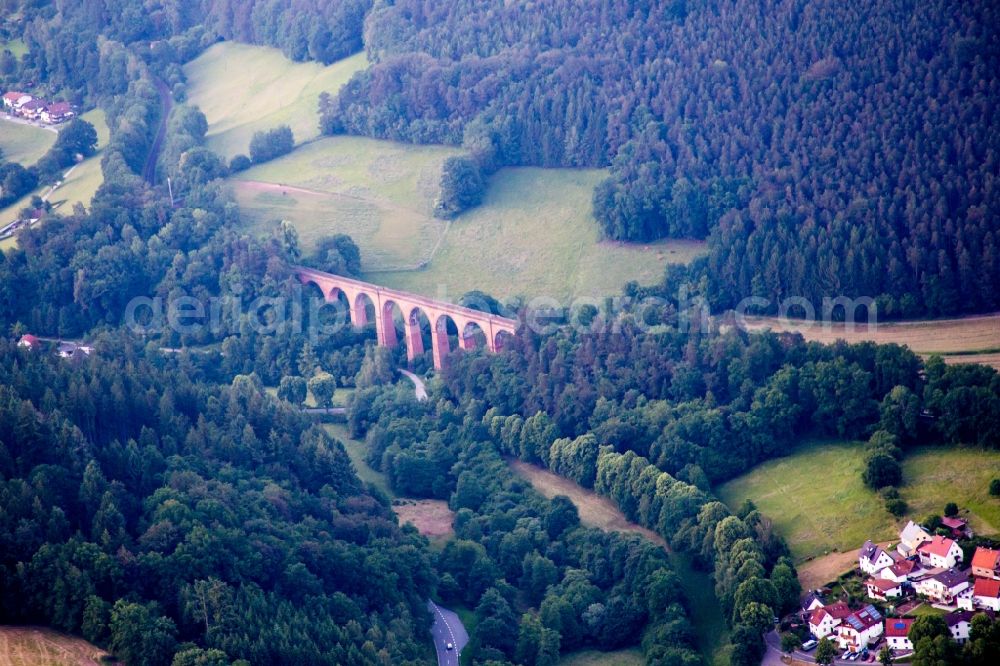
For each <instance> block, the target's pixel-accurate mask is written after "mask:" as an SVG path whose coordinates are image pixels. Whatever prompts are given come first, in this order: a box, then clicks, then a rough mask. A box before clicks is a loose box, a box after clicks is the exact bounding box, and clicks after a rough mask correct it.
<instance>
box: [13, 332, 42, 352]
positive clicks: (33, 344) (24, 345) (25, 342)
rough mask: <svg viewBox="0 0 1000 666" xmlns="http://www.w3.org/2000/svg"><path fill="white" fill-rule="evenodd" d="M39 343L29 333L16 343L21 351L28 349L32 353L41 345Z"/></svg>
mask: <svg viewBox="0 0 1000 666" xmlns="http://www.w3.org/2000/svg"><path fill="white" fill-rule="evenodd" d="M41 344H42V343H41V341H40V340H39V339H38V338H36V337H35V336H33V335H32V334H30V333H27V334H25V335H22V336H21V339H20V340H18V341H17V346H18V347H20V348H21V349H28V350H30V351H34V350H36V349H38V347H39V345H41Z"/></svg>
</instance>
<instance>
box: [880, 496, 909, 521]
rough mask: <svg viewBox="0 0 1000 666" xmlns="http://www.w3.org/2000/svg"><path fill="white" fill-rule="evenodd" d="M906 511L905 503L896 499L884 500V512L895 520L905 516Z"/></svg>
mask: <svg viewBox="0 0 1000 666" xmlns="http://www.w3.org/2000/svg"><path fill="white" fill-rule="evenodd" d="M906 509H907V506H906V502H904V501H903V500H901V499H899V498H898V497H897V498H893V499H890V500H886V503H885V510H886V511H888V512H889V513H891V514H892V515H894V516H895V517H897V518H901V517H902V516H903V515H904V514H906Z"/></svg>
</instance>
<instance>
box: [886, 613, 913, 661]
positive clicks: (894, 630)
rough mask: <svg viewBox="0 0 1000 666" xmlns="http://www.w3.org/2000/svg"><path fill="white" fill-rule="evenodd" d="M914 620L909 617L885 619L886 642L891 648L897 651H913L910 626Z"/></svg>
mask: <svg viewBox="0 0 1000 666" xmlns="http://www.w3.org/2000/svg"><path fill="white" fill-rule="evenodd" d="M912 626H913V620H912V619H911V618H908V617H905V618H904V617H889V618H886V620H885V642H886V643H887V644H888V645H889V649H891V650H895V651H897V652H913V641H911V640H910V627H912Z"/></svg>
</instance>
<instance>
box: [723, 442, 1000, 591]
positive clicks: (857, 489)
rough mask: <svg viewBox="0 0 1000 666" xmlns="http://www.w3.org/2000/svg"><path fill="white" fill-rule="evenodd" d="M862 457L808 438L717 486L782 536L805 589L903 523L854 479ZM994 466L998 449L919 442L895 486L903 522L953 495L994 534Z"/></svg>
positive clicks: (976, 523)
mask: <svg viewBox="0 0 1000 666" xmlns="http://www.w3.org/2000/svg"><path fill="white" fill-rule="evenodd" d="M863 457H864V448H863V446H862V444H861V443H844V442H837V443H829V442H824V443H810V444H807V445H805V446H802V447H800V448H799V449H798V450H796V451H795V452H794V453H792V454H791V455H790V456H787V457H785V458H779V459H776V460H771V461H768V462H766V463H763V464H761V465H758V466H757V467H755V468H754V469H752V470H750V471H749V472H748V473H747V474H744V475H743V476H741V477H739V478H736V479H734V480H732V481H730V482H728V483H726V484H724V485H722V486H721V487H719V488H718V489H717V492H718V494H719V496H720V497H721V498H722V499H723V501H725V502H726V503H727V504H728V505H729V506H731V507H736V506H738V505H739V504H741V503H742V502H743V500H744V499H747V498H750V499H752V500H753V502H754V503H755V504H756V505H757V507H758V508H760V510H761V511H762V512H763V513H764V514H765V515H766V516H768V517H769V518H770V519H771V520H772V521H773V522H774V526H775V528H776V529H777V530H778V533H779V534H781V535H782V536H784V537H785V538H786V539H787V540H788V545H789V546H790V547H791V550H792V554H793V555H794V556H795V558H796V560H797V561H798V562H799V563H802V564H801V565H800V567H799V573H800V578H802V580H803V585H804V586H807V587H812V586H814V585H815V584H818V583H822V582H826V581H827V580H830V579H831V578H834V577H835V576H836V574H838V573H840V572H842V571H844V570H846V569H848V568H850V567H851V566H852V565H853V564H854V563H855V556H856V549H857V548H860V546H861V544H863V543H864V541H865V540H866V539H872V540H875V541H879V542H891V541H892V540H893V539H895V538H896V537H897V534H898V530H899V527H900V526H901V525H902V522H901V521H898V520H896V519H895V518H894V517H893V516H891V515H890V514H889V513H888V512H886V511H885V509H884V508H883V504H882V501H881V500H880V499H879V497H878V496H877V495H876V494H875V493H874V492H873V491H871V490H869V489H868V488H866V487H865V486H864V484H863V483H862V482H861V468H862V459H863ZM998 470H1000V451H982V450H978V449H965V448H957V447H934V448H931V447H924V448H919V449H917V450H915V451H913V452H910V453H908V455H907V457H906V459H905V460H904V461H903V479H904V485H903V486H902V487H901V488H900V494H901V495H902V497H903V499H904V500H906V503H907V505H908V507H909V510H908V514H907V516H905V517H904V518H903V521H905V520H907V519H909V518H913V519H917V520H919V519H922V518H923V517H925V516H926V515H928V514H930V513H939V514H940V513H941V512H942V511H943V509H944V505H945V504H946V503H947V502H949V501H953V502H956V503H958V505H959V507H961V508H962V509H966V510H968V511H967V513H965V514H963V515H966V516H967V518H968V519H969V521H970V523H971V524H972V526H973V528H974V529H975V530H976V531H977V532H979V533H981V534H996V533H1000V499H997V498H994V497H990V496H989V491H988V486H989V481H990V479H992V478H994V477H997V476H998V475H1000V472H998ZM814 558H815V559H814ZM806 560H810V561H808V562H806Z"/></svg>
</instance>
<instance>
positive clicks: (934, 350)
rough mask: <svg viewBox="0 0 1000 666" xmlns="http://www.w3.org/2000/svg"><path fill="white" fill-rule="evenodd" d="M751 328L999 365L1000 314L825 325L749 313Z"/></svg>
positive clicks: (820, 340)
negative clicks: (888, 345) (892, 345)
mask: <svg viewBox="0 0 1000 666" xmlns="http://www.w3.org/2000/svg"><path fill="white" fill-rule="evenodd" d="M747 328H748V329H749V330H761V329H765V328H770V329H771V330H774V331H794V332H799V333H802V336H803V337H804V338H805V339H806V340H815V341H817V342H823V343H831V342H836V341H837V340H846V341H848V342H863V341H869V340H870V341H872V342H878V343H889V342H895V343H898V344H901V345H906V346H908V347H909V348H910V349H912V350H913V351H914V352H916V353H917V354H920V355H921V356H924V357H925V358H926V357H928V356H930V355H931V354H940V355H942V356H943V358H944V360H945V362H946V363H983V364H985V365H990V366H992V367H994V368H997V369H1000V314H990V315H975V316H970V317H961V318H958V319H933V320H921V321H906V322H886V323H880V324H878V326H876V327H873V328H870V327H868V326H862V325H858V326H856V327H854V328H853V329H848V328H847V327H846V326H845V325H843V324H835V325H830V326H823V325H821V324H819V323H816V324H808V323H801V322H796V321H788V320H779V319H776V318H771V317H748V318H747Z"/></svg>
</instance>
